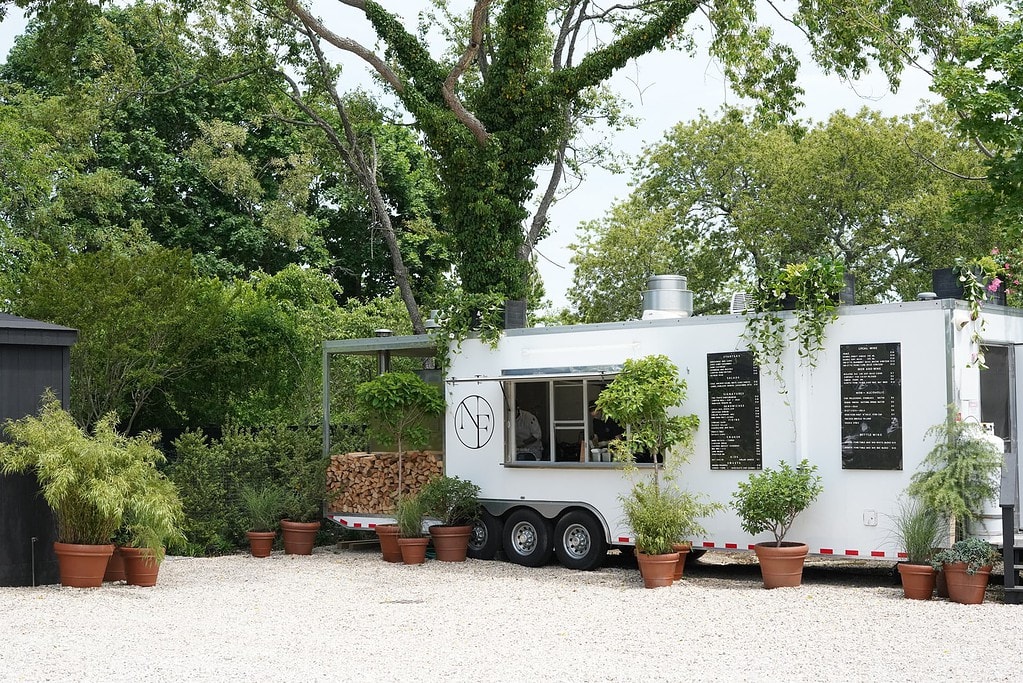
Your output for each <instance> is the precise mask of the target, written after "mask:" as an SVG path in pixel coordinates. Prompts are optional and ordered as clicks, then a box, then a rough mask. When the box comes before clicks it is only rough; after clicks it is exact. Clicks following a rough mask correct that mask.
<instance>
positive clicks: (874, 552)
mask: <svg viewBox="0 0 1023 683" xmlns="http://www.w3.org/2000/svg"><path fill="white" fill-rule="evenodd" d="M870 556H871V557H884V551H883V550H871V551H870Z"/></svg>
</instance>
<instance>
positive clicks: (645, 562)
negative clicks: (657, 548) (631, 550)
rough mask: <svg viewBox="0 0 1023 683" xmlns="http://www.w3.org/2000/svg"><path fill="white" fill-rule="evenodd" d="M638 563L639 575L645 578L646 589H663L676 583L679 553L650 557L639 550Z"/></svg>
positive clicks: (637, 554) (637, 552)
mask: <svg viewBox="0 0 1023 683" xmlns="http://www.w3.org/2000/svg"><path fill="white" fill-rule="evenodd" d="M636 562H637V563H638V564H639V573H640V575H642V577H643V586H644V587H645V588H663V587H664V586H670V585H671V584H672V582H673V581H674V576H675V566H676V565H677V564H678V553H665V554H664V555H648V554H647V553H644V552H641V551H639V550H637V551H636Z"/></svg>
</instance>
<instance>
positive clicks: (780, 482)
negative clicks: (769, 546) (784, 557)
mask: <svg viewBox="0 0 1023 683" xmlns="http://www.w3.org/2000/svg"><path fill="white" fill-rule="evenodd" d="M816 472H817V466H816V465H813V466H811V465H810V463H809V462H808V461H807V460H806V459H805V458H804V459H803V460H802V461H801V462H800V463H799V466H798V467H796V468H793V467H792V466H790V465H789V464H787V463H785V462H780V463H778V469H776V470H772V469H765V470H763V471H762V472H760V473H759V474H757V473H755V472H754V473H753V474H751V475H750V476H749V480H748V481H743V482H739V490H738V491H735V492H734V493H732V507H733V508H735V511H736V512H737V513H739V518H740V520H741V522H742V528H743V529H744V530H745V531H746V533H748V534H751V535H753V536H756V535H757V534H759V533H760V532H762V531H770V532H771V533H773V534H774V540H775V543H776V544H777V545H779V546H780V545H781V542H782V540H783V539H784V538H785V534H787V533H788V531H789V528H790V527H791V526H792V522H793V520H795V518H796V515H798V514H799V513H800V512H802V511H803V510H805V509H806V508H807V507H809V506H810V503H812V502H813V501H814V500H816V499H817V496H819V495H820V492H821V491H822V490H823V487H822V486H821V483H820V482H821V478H820V477H819V476H817V474H816Z"/></svg>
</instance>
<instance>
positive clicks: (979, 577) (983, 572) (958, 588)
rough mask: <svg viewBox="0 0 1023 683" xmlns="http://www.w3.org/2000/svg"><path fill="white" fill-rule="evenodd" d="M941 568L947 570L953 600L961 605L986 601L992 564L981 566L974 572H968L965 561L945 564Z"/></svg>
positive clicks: (949, 591) (949, 590) (950, 595)
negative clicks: (985, 595)
mask: <svg viewBox="0 0 1023 683" xmlns="http://www.w3.org/2000/svg"><path fill="white" fill-rule="evenodd" d="M941 570H942V571H943V572H945V581H946V582H948V597H949V598H950V599H951V600H952V602H958V603H959V604H960V605H979V604H980V603H982V602H984V591H985V590H986V589H987V582H988V579H989V578H990V576H991V565H986V566H984V567H981V568H980V569H978V570H977V571H976V573H974V574H967V573H966V563H965V562H955V563H952V564H944V565H942V567H941Z"/></svg>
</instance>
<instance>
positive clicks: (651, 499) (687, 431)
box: [596, 355, 700, 588]
mask: <svg viewBox="0 0 1023 683" xmlns="http://www.w3.org/2000/svg"><path fill="white" fill-rule="evenodd" d="M685 397H686V382H685V380H683V379H682V378H681V377H679V372H678V367H677V366H676V365H675V364H674V363H673V362H671V360H670V359H669V358H668V357H667V356H663V355H651V356H646V357H644V358H638V359H634V358H630V359H628V360H626V361H625V363H624V364H623V365H622V369H621V372H619V374H618V375H617V376H616V377H615V379H614V380H613V381H612V382H611V383H610V384H609V385H608V386H607V387H606V388H605V389H604V390H603V391H601V392H600V395H599V396H598V397H597V401H596V407H597V409H598V410H599V411H600V412H601V414H603V415H604V416H605V417H606V418H607V419H610V420H613V421H614V422H616V423H618V424H620V425H626V432H625V434H624V435H622V436H621V437H619V438H617V439H614V440H612V441H611V442H610V443H609V444H608V446H609V448H610V449H611V452H612V454H613V455H614V458H615V460H617V461H620V462H624V463H626V467H627V469H628V470H629V471H630V472H633V473H635V472H637V471H638V468H636V456H637V454H638V453H647V454H649V457H650V460H651V461H652V463H653V467H652V469H653V477H652V479H651V480H650V481H640V482H637V483H636V484H635V485H633V487H632V490H631V491H630V492H629V494H628V495H627V496H622V497H621V498H620V500H621V503H622V509H623V512H624V514H625V518H626V520H628V523H629V527H630V528H631V529H632V532H633V534H634V535H635V538H636V557H637V561H638V562H639V567H640V574H641V575H642V576H643V581H644V585H646V586H647V587H648V588H654V587H657V586H664V585H671V581H672V580H673V576H674V574H675V569H676V567H677V565H678V561H679V560H678V551H676V550H674V549H673V548H672V544H674V543H679V542H681V541H683V540H684V534H685V533H686V531H687V529H692V518H691V517H690V518H688V519H687V513H688V512H691V511H692V510H693V509H694V508H693V505H694V504H695V503H696V502H697V501H696V500H695V499H694V498H693V497H692V496H691V495H690V494H688V493H682V492H680V491H678V490H676V489H675V488H674V487H673V486H672V485H671V483H670V479H671V474H672V473H673V472H674V471H675V470H676V469H677V468H678V466H679V465H681V464H682V463H684V462H685V461H686V455H687V453H688V450H689V449H690V448H691V447H692V443H693V439H694V437H695V434H696V430H697V429H698V428H699V425H700V420H699V418H698V417H697V416H695V415H673V414H672V411H674V410H676V409H677V408H678V406H680V405H681V404H682V402H683V401H684V400H685ZM672 449H674V453H673V454H671V455H669V451H671V450H672ZM662 478H663V479H665V480H666V481H662ZM662 571H666V572H667V576H666V577H664V576H662Z"/></svg>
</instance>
